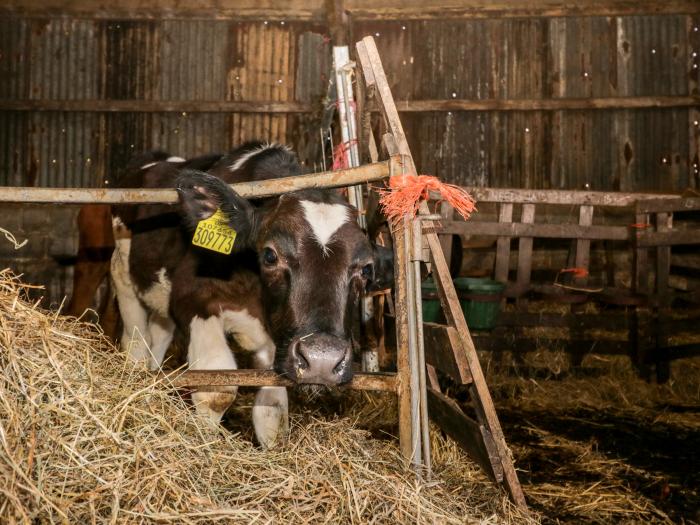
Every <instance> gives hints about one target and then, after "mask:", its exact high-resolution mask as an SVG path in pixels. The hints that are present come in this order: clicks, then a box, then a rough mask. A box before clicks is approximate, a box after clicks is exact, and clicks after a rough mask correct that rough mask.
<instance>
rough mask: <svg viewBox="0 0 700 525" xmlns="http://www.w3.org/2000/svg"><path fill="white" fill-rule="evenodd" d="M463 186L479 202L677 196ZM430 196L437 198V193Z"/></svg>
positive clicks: (619, 202) (620, 201)
mask: <svg viewBox="0 0 700 525" xmlns="http://www.w3.org/2000/svg"><path fill="white" fill-rule="evenodd" d="M465 189H466V190H467V191H468V192H469V193H470V194H471V196H472V197H474V199H475V200H476V201H477V203H478V202H512V203H516V204H517V203H521V204H522V203H528V202H531V203H534V204H537V203H542V204H567V205H584V204H590V205H592V206H613V207H628V206H633V205H635V204H636V203H637V201H638V200H642V199H660V200H666V199H676V200H677V199H678V198H679V195H673V194H663V193H620V192H612V191H571V190H525V189H518V188H479V187H471V186H467V187H465ZM430 198H431V199H434V200H438V199H440V196H439V195H438V194H437V193H431V194H430Z"/></svg>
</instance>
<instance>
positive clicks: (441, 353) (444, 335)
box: [423, 323, 472, 385]
mask: <svg viewBox="0 0 700 525" xmlns="http://www.w3.org/2000/svg"><path fill="white" fill-rule="evenodd" d="M423 337H424V338H425V350H426V352H425V360H426V362H427V363H428V364H430V365H432V366H434V367H435V368H437V369H438V370H440V371H442V372H444V373H446V374H447V375H449V376H450V377H451V378H452V379H453V380H454V381H455V382H457V383H460V384H463V385H466V384H469V383H471V382H472V375H471V373H470V372H469V363H468V362H467V357H466V352H465V350H464V347H463V346H462V340H461V339H460V338H459V334H458V333H457V330H455V329H454V328H452V327H451V326H444V325H439V324H436V323H423Z"/></svg>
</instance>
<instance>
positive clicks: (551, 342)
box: [473, 334, 630, 355]
mask: <svg viewBox="0 0 700 525" xmlns="http://www.w3.org/2000/svg"><path fill="white" fill-rule="evenodd" d="M473 339H474V344H476V346H478V347H479V350H481V351H482V352H513V353H514V354H524V353H527V352H535V351H541V350H552V351H554V350H555V349H564V350H566V351H567V352H573V353H578V354H583V355H585V354H587V353H595V354H601V355H629V353H630V343H629V342H627V341H615V340H601V339H598V338H596V339H582V340H578V341H574V340H571V339H563V338H561V337H552V338H551V339H550V338H546V337H537V338H533V339H530V338H526V337H522V336H520V335H519V336H518V337H517V344H514V343H513V336H508V337H500V336H494V335H493V334H489V335H481V334H475V335H474V338H473Z"/></svg>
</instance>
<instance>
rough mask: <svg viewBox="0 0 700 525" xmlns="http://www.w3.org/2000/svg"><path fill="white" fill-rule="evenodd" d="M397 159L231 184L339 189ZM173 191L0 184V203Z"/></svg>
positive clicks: (164, 200) (394, 169)
mask: <svg viewBox="0 0 700 525" xmlns="http://www.w3.org/2000/svg"><path fill="white" fill-rule="evenodd" d="M400 162H401V161H400V158H399V157H394V158H391V159H389V160H387V161H383V162H375V163H373V164H366V165H364V166H360V167H357V168H349V169H345V170H337V171H324V172H321V173H313V174H310V175H299V176H295V177H283V178H280V179H272V180H264V181H257V182H243V183H239V184H232V185H231V188H233V189H234V190H235V191H236V192H237V193H238V194H239V195H240V196H241V197H245V198H257V197H270V196H272V195H281V194H283V193H289V192H292V191H297V190H303V189H309V188H340V187H344V186H352V185H355V184H364V183H367V182H376V181H380V180H383V179H386V178H388V177H389V176H390V175H391V174H392V173H399V172H400ZM177 200H178V197H177V191H175V190H171V189H99V188H28V187H11V186H3V187H0V202H22V203H34V204H90V203H99V204H174V203H176V202H177Z"/></svg>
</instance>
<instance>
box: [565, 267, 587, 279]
mask: <svg viewBox="0 0 700 525" xmlns="http://www.w3.org/2000/svg"><path fill="white" fill-rule="evenodd" d="M559 273H573V274H574V277H577V278H579V277H588V270H586V269H585V268H562V269H561V270H559Z"/></svg>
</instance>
